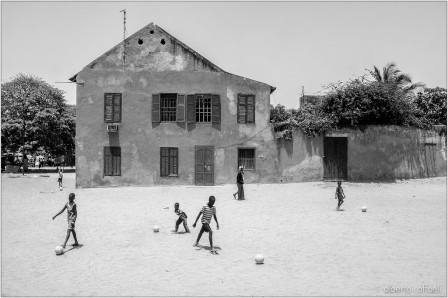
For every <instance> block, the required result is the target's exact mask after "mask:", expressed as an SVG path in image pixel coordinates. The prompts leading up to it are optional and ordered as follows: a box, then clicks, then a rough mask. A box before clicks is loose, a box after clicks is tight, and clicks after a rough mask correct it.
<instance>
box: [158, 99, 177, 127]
mask: <svg viewBox="0 0 448 298" xmlns="http://www.w3.org/2000/svg"><path fill="white" fill-rule="evenodd" d="M159 95H160V99H159V113H160V123H176V122H177V97H178V95H179V94H178V93H159ZM165 96H166V97H169V96H172V97H174V102H175V104H174V111H170V113H174V118H175V119H174V120H162V118H163V113H162V108H163V107H162V101H163V100H164V99H167V98H164V97H165ZM170 99H172V98H170ZM165 108H170V107H165ZM171 108H172V107H171Z"/></svg>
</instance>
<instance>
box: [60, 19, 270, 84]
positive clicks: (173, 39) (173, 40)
mask: <svg viewBox="0 0 448 298" xmlns="http://www.w3.org/2000/svg"><path fill="white" fill-rule="evenodd" d="M150 27H154V28H155V29H157V30H159V31H160V32H162V33H163V34H165V35H166V36H167V37H169V38H170V40H171V43H173V44H175V45H176V46H178V47H181V48H182V49H184V50H185V51H186V52H188V53H190V54H191V55H193V56H194V57H195V59H198V60H200V61H201V62H202V64H203V65H205V66H207V67H208V68H210V70H212V71H216V72H220V73H226V74H230V75H234V74H231V73H229V72H227V71H225V70H223V69H222V68H220V67H219V66H217V65H216V64H214V63H212V62H211V61H210V60H208V59H206V58H205V57H204V56H202V55H201V54H199V53H198V52H196V51H195V50H193V49H192V48H190V47H189V46H187V45H186V44H184V43H183V42H181V41H180V40H178V39H177V38H176V37H174V36H173V35H171V34H170V33H168V32H167V31H165V30H164V29H163V28H161V27H159V26H157V25H156V24H154V23H152V22H151V23H149V24H148V25H146V26H144V27H143V28H142V29H140V30H138V31H137V32H135V33H134V34H132V35H131V36H129V37H128V38H126V39H125V41H124V43H127V42H128V41H129V40H131V39H133V38H135V37H136V36H139V35H140V34H141V33H143V32H144V31H145V30H147V29H148V28H150ZM121 46H123V41H122V42H120V43H118V44H117V45H115V46H114V47H113V48H112V49H110V50H109V51H107V52H105V53H104V54H103V55H101V56H100V57H98V58H96V59H95V60H93V61H92V62H90V63H89V64H87V66H92V65H94V64H95V63H96V62H97V61H99V60H101V59H103V58H104V57H106V56H107V55H109V54H110V53H111V52H113V51H116V50H117V48H119V47H121ZM78 74H79V72H78V73H77V74H75V75H74V76H72V77H71V78H69V80H70V81H72V82H76V79H77V76H78ZM240 77H241V76H240ZM250 80H252V79H250ZM253 81H255V80H253ZM267 85H269V84H267ZM269 86H270V85H269ZM270 87H271V93H272V92H274V90H275V89H276V88H275V87H272V86H270Z"/></svg>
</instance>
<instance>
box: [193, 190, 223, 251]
mask: <svg viewBox="0 0 448 298" xmlns="http://www.w3.org/2000/svg"><path fill="white" fill-rule="evenodd" d="M214 204H215V197H214V196H210V197H209V198H208V203H207V205H204V206H202V210H201V211H200V212H199V214H198V217H197V218H196V221H195V222H194V224H193V228H196V223H197V221H198V219H199V217H200V216H201V214H202V219H201V223H202V228H201V230H200V231H199V235H198V239H197V240H196V243H195V244H194V245H193V246H199V240H201V237H202V234H203V233H204V232H206V233H208V238H209V241H210V253H212V254H217V251H216V250H215V248H214V247H213V231H212V229H211V228H210V222H211V220H212V216H213V217H214V218H215V221H216V228H217V229H218V230H219V223H218V218H217V217H216V207H215V206H213V205H214Z"/></svg>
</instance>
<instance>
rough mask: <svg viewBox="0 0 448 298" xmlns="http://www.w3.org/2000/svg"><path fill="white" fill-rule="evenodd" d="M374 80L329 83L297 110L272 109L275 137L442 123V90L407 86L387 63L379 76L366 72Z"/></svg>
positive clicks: (407, 78)
mask: <svg viewBox="0 0 448 298" xmlns="http://www.w3.org/2000/svg"><path fill="white" fill-rule="evenodd" d="M371 75H372V76H374V77H375V79H374V80H366V79H365V77H361V78H358V79H355V80H350V81H347V82H338V83H332V84H330V85H329V86H328V87H327V89H326V90H327V91H326V94H325V95H324V96H323V100H322V101H321V102H319V103H316V104H305V105H304V106H302V107H300V109H298V110H295V109H289V110H288V109H286V108H285V107H284V106H281V105H277V106H276V107H274V106H271V123H273V126H274V131H275V132H276V135H277V137H283V138H286V139H290V138H292V130H294V129H300V130H302V131H303V132H304V133H305V135H307V136H309V137H313V136H316V135H321V134H323V133H325V131H327V130H329V129H339V128H354V129H363V128H364V127H366V126H367V125H397V126H407V127H417V128H424V129H428V128H430V127H431V126H432V125H437V124H444V125H446V123H447V122H446V108H447V107H446V101H447V97H446V89H444V88H439V87H437V88H425V89H423V91H422V92H419V93H418V94H415V93H414V92H415V91H416V90H419V89H422V88H423V86H424V84H422V83H412V81H411V79H410V76H408V75H405V74H403V73H402V72H401V71H399V70H398V69H397V68H396V66H395V64H393V63H390V64H388V65H387V66H386V67H385V68H383V72H382V73H381V72H380V71H379V69H378V68H376V67H375V70H374V71H372V72H371Z"/></svg>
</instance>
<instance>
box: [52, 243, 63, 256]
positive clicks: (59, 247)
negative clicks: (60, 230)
mask: <svg viewBox="0 0 448 298" xmlns="http://www.w3.org/2000/svg"><path fill="white" fill-rule="evenodd" d="M63 251H64V249H63V248H62V246H60V245H58V246H56V247H55V248H54V252H55V253H56V254H57V255H60V254H62V252H63Z"/></svg>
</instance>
